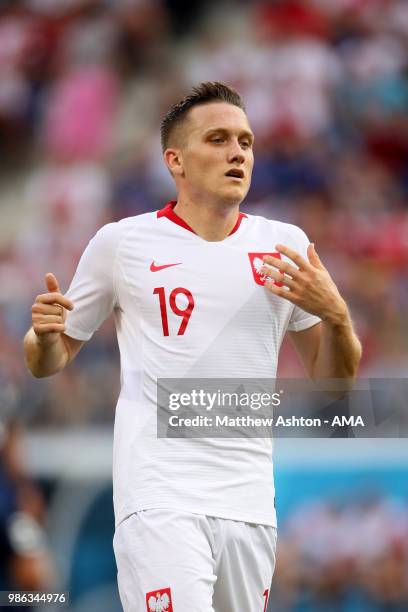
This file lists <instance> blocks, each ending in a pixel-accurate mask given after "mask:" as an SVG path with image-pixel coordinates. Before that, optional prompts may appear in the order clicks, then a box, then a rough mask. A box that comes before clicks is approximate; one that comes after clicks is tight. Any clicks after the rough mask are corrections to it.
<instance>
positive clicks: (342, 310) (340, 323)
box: [322, 300, 351, 328]
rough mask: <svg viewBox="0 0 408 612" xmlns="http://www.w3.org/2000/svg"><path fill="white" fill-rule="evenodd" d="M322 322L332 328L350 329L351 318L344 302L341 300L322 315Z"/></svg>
mask: <svg viewBox="0 0 408 612" xmlns="http://www.w3.org/2000/svg"><path fill="white" fill-rule="evenodd" d="M322 320H323V322H325V323H326V324H328V325H330V326H331V327H333V328H345V327H350V326H351V318H350V313H349V310H348V308H347V304H346V302H345V301H344V300H341V302H339V303H338V305H336V308H332V309H330V310H329V311H328V312H327V313H325V314H324V315H323V317H322Z"/></svg>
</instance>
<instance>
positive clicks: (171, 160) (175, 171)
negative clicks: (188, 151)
mask: <svg viewBox="0 0 408 612" xmlns="http://www.w3.org/2000/svg"><path fill="white" fill-rule="evenodd" d="M163 157H164V163H165V164H166V166H167V167H168V169H169V170H170V173H171V174H172V175H173V176H174V177H175V176H182V175H183V173H184V167H183V158H182V155H181V151H180V149H166V150H165V152H164V154H163Z"/></svg>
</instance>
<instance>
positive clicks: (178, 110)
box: [160, 81, 246, 151]
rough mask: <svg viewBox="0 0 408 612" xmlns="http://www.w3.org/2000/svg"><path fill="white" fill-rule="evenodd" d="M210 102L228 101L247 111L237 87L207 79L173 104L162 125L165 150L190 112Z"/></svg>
mask: <svg viewBox="0 0 408 612" xmlns="http://www.w3.org/2000/svg"><path fill="white" fill-rule="evenodd" d="M208 102H227V104H233V105H234V106H238V108H241V109H242V110H243V111H244V113H245V112H246V109H245V105H244V102H243V100H242V98H241V96H240V95H239V93H238V92H237V91H235V89H233V88H232V87H229V86H228V85H226V84H225V83H220V82H218V81H216V82H214V83H212V82H210V81H207V82H205V83H200V84H199V85H197V86H196V87H194V88H193V89H192V90H191V92H190V93H189V94H187V95H186V96H185V97H184V98H183V99H182V100H180V101H179V102H177V103H176V104H173V106H172V107H171V108H170V109H169V111H168V112H167V114H166V116H165V117H164V118H163V120H162V122H161V126H160V135H161V144H162V148H163V151H165V150H166V149H167V147H168V146H169V143H170V139H171V136H172V135H173V133H174V131H175V129H176V128H177V127H178V126H179V125H180V124H181V123H182V122H183V121H184V120H185V119H186V117H187V114H188V112H189V111H190V110H191V109H192V108H193V107H194V106H199V105H200V104H208Z"/></svg>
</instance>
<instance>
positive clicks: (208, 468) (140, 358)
mask: <svg viewBox="0 0 408 612" xmlns="http://www.w3.org/2000/svg"><path fill="white" fill-rule="evenodd" d="M161 133H162V144H163V153H164V161H165V163H166V165H167V167H168V169H169V171H170V172H171V174H172V176H173V178H174V181H175V183H176V188H177V201H174V202H170V203H168V204H167V205H166V206H164V208H162V209H161V210H159V211H158V212H151V213H146V214H143V215H140V216H137V217H131V218H127V219H122V220H121V221H119V222H118V223H110V224H108V225H106V226H104V227H103V228H102V229H101V230H100V231H99V232H98V233H97V234H96V236H95V237H94V238H93V239H92V240H91V241H90V243H89V245H88V247H87V248H86V250H85V252H84V254H83V256H82V258H81V260H80V263H79V265H78V269H77V271H76V274H75V276H74V279H73V281H72V284H71V287H70V289H69V291H68V293H67V295H65V296H64V295H62V294H61V292H60V288H59V286H58V282H57V280H56V278H55V277H54V275H53V274H47V275H46V284H47V293H44V294H42V295H39V296H38V297H37V298H36V300H35V303H34V304H33V306H32V320H33V327H32V329H30V331H29V332H28V333H27V335H26V338H25V352H26V359H27V363H28V367H29V369H30V370H31V372H32V373H33V374H34V375H35V376H37V377H43V376H50V375H52V374H54V373H56V372H59V371H60V370H62V369H63V368H64V367H66V366H67V365H68V364H69V363H70V362H71V361H72V360H73V359H74V357H75V355H76V354H77V353H78V351H79V349H80V348H81V346H82V344H83V343H84V342H85V341H86V340H89V339H90V337H91V336H92V334H93V333H94V331H95V330H96V329H97V328H98V327H99V325H100V324H101V323H102V321H103V320H104V319H105V318H106V317H107V316H108V315H109V313H111V312H112V311H113V312H114V316H115V321H116V329H117V335H118V342H119V348H120V355H121V392H120V396H119V399H118V404H117V410H116V420H115V435H114V470H113V479H114V506H115V518H116V532H115V538H114V548H115V554H116V560H117V565H118V582H119V590H120V595H121V600H122V604H123V608H124V610H126V612H142V611H145V610H146V611H147V612H151V611H164V612H171V611H173V610H174V612H210V611H215V612H263V611H265V610H266V606H267V598H268V589H269V586H270V583H271V579H272V574H273V570H274V565H275V547H276V516H275V508H274V485H273V476H272V443H271V440H270V439H263V438H252V439H248V438H242V439H237V438H230V439H228V438H226V439H225V438H222V439H221V438H201V439H199V438H194V439H174V438H173V439H170V438H158V437H157V432H156V416H157V413H156V380H157V378H161V377H166V378H172V377H174V378H177V379H181V378H198V377H207V378H210V377H215V378H222V377H231V378H237V377H247V378H257V377H261V378H273V377H275V374H276V367H277V359H278V353H279V347H280V344H281V341H282V338H283V336H284V334H285V332H286V331H287V330H288V331H289V332H290V334H291V338H292V340H293V343H294V345H295V348H296V349H297V351H298V353H299V354H300V357H301V359H302V361H303V363H304V366H305V369H306V371H307V372H308V374H309V375H310V376H311V377H313V378H353V377H354V376H355V374H356V370H357V367H358V363H359V360H360V353H361V348H360V343H359V341H358V339H357V338H356V336H355V334H354V332H353V328H352V323H351V319H350V315H349V312H348V309H347V306H346V304H345V302H344V300H343V299H342V297H341V296H340V294H339V292H338V290H337V288H336V285H335V284H334V282H333V280H332V279H331V277H330V275H329V273H328V272H327V270H326V269H325V267H324V266H323V264H322V262H321V261H320V259H319V257H318V255H317V253H316V251H315V249H314V246H313V245H311V244H309V243H308V240H307V238H306V236H305V234H304V233H303V231H302V230H301V229H299V228H297V227H295V226H293V225H288V224H285V223H280V222H278V221H271V220H268V219H264V218H262V217H256V216H252V215H246V214H243V213H240V212H239V205H240V203H241V202H242V201H243V200H244V198H245V196H246V194H247V192H248V189H249V185H250V180H251V173H252V167H253V162H254V156H253V141H254V136H253V133H252V131H251V128H250V125H249V123H248V119H247V116H246V113H245V108H244V105H243V102H242V100H241V98H240V96H239V95H238V93H237V92H236V91H234V90H233V89H231V88H229V87H228V86H226V85H224V84H222V83H202V84H201V85H199V86H198V87H196V88H195V89H194V90H193V91H192V92H191V93H190V95H188V96H187V97H186V98H184V99H183V100H182V101H181V102H179V103H178V104H176V105H175V106H173V108H171V109H170V111H169V112H168V113H167V115H166V117H165V118H164V120H163V122H162V131H161ZM263 262H265V263H266V264H267V265H266V267H265V265H264V263H263ZM275 281H279V282H278V283H277V284H275Z"/></svg>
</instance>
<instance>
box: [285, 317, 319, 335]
mask: <svg viewBox="0 0 408 612" xmlns="http://www.w3.org/2000/svg"><path fill="white" fill-rule="evenodd" d="M318 323H321V319H320V318H319V317H316V316H314V315H310V317H307V319H302V321H295V322H294V323H290V324H289V325H288V331H294V332H298V331H303V330H304V329H309V327H313V326H314V325H317V324H318Z"/></svg>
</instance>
